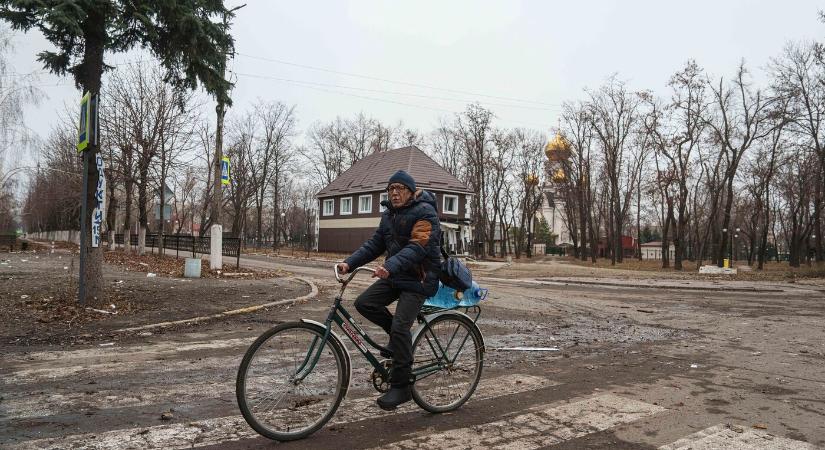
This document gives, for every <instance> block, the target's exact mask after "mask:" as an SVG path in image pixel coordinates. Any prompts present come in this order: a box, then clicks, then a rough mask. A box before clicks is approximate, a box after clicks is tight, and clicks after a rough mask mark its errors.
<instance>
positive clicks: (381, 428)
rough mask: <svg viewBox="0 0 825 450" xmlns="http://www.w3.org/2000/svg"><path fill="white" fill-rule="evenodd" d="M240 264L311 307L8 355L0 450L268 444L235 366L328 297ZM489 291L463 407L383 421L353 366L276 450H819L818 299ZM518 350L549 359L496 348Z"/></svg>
mask: <svg viewBox="0 0 825 450" xmlns="http://www.w3.org/2000/svg"><path fill="white" fill-rule="evenodd" d="M244 264H248V265H260V266H269V265H276V264H277V265H279V267H284V268H286V269H287V270H290V271H292V272H295V273H296V274H300V275H301V276H304V277H309V278H312V279H314V280H316V282H318V283H319V284H320V286H321V288H322V289H321V292H322V295H320V296H319V297H318V298H317V299H315V300H313V301H310V302H307V303H305V304H301V305H296V306H293V307H290V308H276V309H271V310H269V311H263V312H261V313H257V314H252V315H249V316H246V317H242V318H236V319H233V320H227V321H220V322H210V323H207V324H200V325H197V326H193V327H190V328H186V329H183V330H175V331H173V332H166V333H160V334H159V333H155V334H152V335H143V336H132V337H131V338H129V339H124V340H122V341H119V342H118V343H116V344H115V345H99V344H107V343H106V342H101V343H99V344H98V345H94V346H76V347H75V346H67V347H64V348H48V349H39V350H37V351H29V352H22V351H21V352H18V353H14V354H6V355H3V356H2V357H0V361H2V367H0V380H2V384H0V386H2V390H0V396H1V397H2V400H0V447H2V448H101V449H102V448H106V449H118V448H188V447H193V446H194V447H212V448H261V447H271V443H270V442H268V441H267V440H266V439H263V438H261V437H259V436H257V435H256V434H255V433H254V431H252V430H251V429H250V428H249V427H248V426H247V425H246V423H245V422H244V421H243V419H242V418H241V417H240V415H239V414H238V410H237V406H236V404H235V400H234V376H235V370H236V368H237V365H238V363H239V361H240V358H241V356H242V354H243V352H244V350H245V348H246V347H247V346H248V345H249V344H250V343H251V341H252V340H254V338H255V337H256V336H257V335H258V334H260V333H261V332H262V331H263V330H265V329H266V328H268V327H269V326H271V324H272V323H274V322H277V321H287V320H294V319H296V318H299V317H313V318H316V319H318V318H322V317H323V315H324V313H325V311H326V308H327V307H328V305H329V301H330V300H329V299H330V295H331V292H333V290H334V287H335V285H334V283H331V282H330V276H331V270H330V269H329V267H328V264H326V263H324V264H320V263H319V264H315V263H305V262H299V261H285V260H277V261H273V260H271V259H267V258H249V259H246V260H245V261H244ZM573 281H575V280H573ZM608 281H609V280H608ZM485 282H486V283H487V285H488V286H489V287H490V288H491V292H492V294H491V297H490V298H489V299H488V300H487V301H486V303H487V304H486V305H485V307H484V315H483V317H482V319H481V322H480V325H481V327H482V329H483V331H484V334H485V339H486V342H487V346H488V352H487V354H486V356H485V369H484V376H483V378H482V383H481V385H480V386H479V388H478V390H477V392H476V394H475V395H474V397H473V398H472V399H471V400H470V401H469V402H468V403H467V404H466V405H465V406H464V407H462V408H461V409H460V410H458V411H456V412H454V413H450V414H447V415H430V414H427V413H424V412H423V411H421V410H420V409H418V408H417V407H415V406H414V405H409V406H405V407H403V408H400V409H399V410H398V411H396V412H392V413H387V412H383V411H381V410H379V409H378V408H377V407H375V406H374V403H373V402H374V398H375V397H376V393H375V392H374V391H373V390H372V388H371V386H370V384H369V379H368V377H369V373H370V370H369V369H368V368H367V367H366V365H365V364H364V363H363V362H362V361H360V359H359V358H358V357H354V360H353V361H354V363H355V366H354V368H353V381H352V387H351V389H350V393H349V395H348V397H347V399H346V400H345V401H344V403H343V404H342V406H341V407H340V409H339V410H338V413H337V414H336V416H335V418H334V419H333V421H332V422H331V423H330V424H328V425H327V426H326V427H324V428H323V429H322V430H321V431H319V432H318V433H316V434H315V435H313V436H311V437H310V438H308V439H306V440H304V441H300V442H295V443H287V444H283V445H279V446H278V447H279V448H280V447H284V448H306V447H313V448H379V447H380V448H417V447H422V446H426V447H429V448H471V447H472V448H479V447H483V448H521V449H523V448H544V447H553V448H665V449H677V448H684V449H687V448H692V449H702V448H707V449H716V448H754V449H763V448H777V449H779V448H788V449H797V448H800V449H802V448H821V447H825V426H823V424H824V423H825V371H823V363H825V331H823V327H822V323H823V322H822V319H823V317H825V295H823V293H822V292H821V291H817V290H809V289H805V288H797V287H794V286H792V285H776V286H775V287H774V288H772V289H770V290H768V289H765V290H761V291H759V292H747V291H746V290H743V289H741V288H740V287H737V289H736V290H734V291H724V290H703V289H699V290H697V289H693V288H695V287H697V286H683V287H684V289H680V288H679V287H678V286H671V287H670V288H668V289H659V288H650V287H644V288H642V287H638V286H633V285H632V284H631V285H627V284H626V283H625V284H624V285H615V286H614V285H611V284H610V283H602V284H596V285H593V284H577V283H573V284H570V283H567V284H565V283H564V282H561V283H560V282H558V281H551V282H538V281H535V280H533V281H524V280H522V281H520V280H511V279H504V280H501V279H498V280H496V279H495V276H494V273H490V274H486V280H485ZM616 284H621V283H619V282H617V283H616ZM364 285H365V284H364V283H361V284H359V285H356V286H355V288H356V290H357V289H358V288H359V287H363V286H364ZM700 287H701V286H700ZM721 287H722V288H724V286H721ZM518 346H522V347H557V348H558V349H559V351H546V352H512V351H504V350H500V349H503V348H510V347H518ZM162 413H171V414H170V415H168V416H167V417H168V419H169V420H162V419H161V414H162Z"/></svg>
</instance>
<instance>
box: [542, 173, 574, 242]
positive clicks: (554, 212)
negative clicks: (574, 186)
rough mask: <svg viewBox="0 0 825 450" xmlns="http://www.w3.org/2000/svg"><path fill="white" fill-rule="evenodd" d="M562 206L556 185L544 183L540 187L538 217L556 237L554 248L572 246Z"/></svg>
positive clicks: (562, 199) (561, 199)
mask: <svg viewBox="0 0 825 450" xmlns="http://www.w3.org/2000/svg"><path fill="white" fill-rule="evenodd" d="M564 206H565V205H564V198H563V197H562V196H561V195H560V194H559V193H558V188H557V187H556V185H554V184H552V183H544V185H542V187H541V208H539V211H538V215H539V216H540V217H543V218H544V220H545V221H547V226H548V228H549V229H550V232H551V233H553V235H554V236H556V242H555V245H556V246H571V245H573V240H572V239H571V237H570V231H568V229H567V222H566V221H565V217H564V215H565V211H564Z"/></svg>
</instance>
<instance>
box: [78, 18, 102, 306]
mask: <svg viewBox="0 0 825 450" xmlns="http://www.w3.org/2000/svg"><path fill="white" fill-rule="evenodd" d="M85 12H86V13H87V16H86V20H85V21H84V22H83V25H82V28H83V38H84V44H85V47H84V54H83V62H82V63H81V64H80V66H79V67H78V71H77V72H76V74H75V81H77V82H78V83H79V84H80V85H81V86H82V88H83V91H84V92H91V93H92V94H93V95H99V94H100V86H101V84H100V79H101V77H102V75H103V46H104V44H105V43H106V42H107V40H108V36H107V34H106V18H105V17H104V16H103V12H102V11H100V10H98V9H97V8H92V7H89V8H87V10H86V11H85ZM93 125H95V124H94V123H93ZM98 153H99V149H98V146H97V145H96V144H95V143H94V142H90V143H89V146H88V147H87V149H86V151H85V152H84V154H83V161H84V165H85V170H86V176H87V177H88V183H87V184H86V192H83V193H81V195H85V196H86V205H87V208H86V214H85V215H84V216H83V217H81V218H80V220H82V221H83V224H85V228H86V230H87V231H86V233H85V236H83V240H84V244H85V245H84V246H83V247H82V248H80V251H81V252H82V256H83V257H84V260H85V263H84V267H83V270H82V271H80V278H81V280H80V281H81V283H83V285H84V288H85V289H84V290H82V291H81V292H80V293H79V295H78V299H79V300H80V303H87V304H93V305H101V304H103V303H104V302H105V300H106V299H105V298H104V292H103V248H102V247H92V246H91V244H92V227H91V224H92V215H93V214H94V207H93V205H94V204H95V191H96V190H97V179H98V170H97V165H96V164H95V159H96V157H97V155H98Z"/></svg>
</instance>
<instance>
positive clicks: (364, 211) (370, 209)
mask: <svg viewBox="0 0 825 450" xmlns="http://www.w3.org/2000/svg"><path fill="white" fill-rule="evenodd" d="M362 198H368V199H370V205H369V206H370V208H369V209H367V210H363V209H361V199H362ZM371 213H372V194H364V195H359V196H358V214H371Z"/></svg>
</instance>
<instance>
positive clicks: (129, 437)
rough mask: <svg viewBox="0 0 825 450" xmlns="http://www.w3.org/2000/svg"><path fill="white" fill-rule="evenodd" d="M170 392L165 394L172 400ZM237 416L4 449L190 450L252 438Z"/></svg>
mask: <svg viewBox="0 0 825 450" xmlns="http://www.w3.org/2000/svg"><path fill="white" fill-rule="evenodd" d="M554 385H556V383H555V382H553V381H552V380H549V379H547V378H544V377H537V376H531V375H505V376H501V377H495V378H489V379H482V380H481V383H480V384H479V387H478V390H477V391H476V393H475V394H474V395H473V397H472V398H471V399H470V402H473V401H481V400H488V399H492V398H498V397H502V396H506V395H513V394H518V393H522V392H529V391H533V390H536V389H541V388H544V387H549V386H554ZM174 395H175V394H174V393H169V396H170V397H173V396H174ZM417 408H418V407H417V406H415V405H414V404H412V403H411V404H408V405H404V406H403V407H401V408H398V410H397V411H395V412H385V411H382V410H380V409H378V407H377V406H375V397H374V396H370V397H364V398H357V399H347V400H345V401H344V403H343V404H342V405H341V407H340V408H339V409H338V411H337V413H336V415H335V416H334V417H333V419H332V421H331V422H332V423H349V422H355V421H359V420H364V419H369V418H375V417H381V416H386V415H391V414H399V413H407V412H414V411H416V410H417ZM255 436H257V434H256V433H255V432H254V431H253V430H252V429H251V428H249V425H247V424H246V422H245V421H244V419H243V418H242V417H241V416H228V417H218V418H213V419H206V420H199V421H194V422H189V423H186V424H172V425H158V426H152V427H143V428H129V429H122V430H113V431H106V432H101V433H86V434H80V435H72V436H65V437H60V438H54V439H40V440H34V441H27V442H23V443H20V444H17V445H13V446H10V447H7V448H9V449H34V448H38V449H40V448H54V449H58V448H60V449H62V448H73V447H76V448H84V449H132V448H168V449H171V448H190V447H193V446H196V447H197V446H205V445H213V444H219V443H221V442H227V441H233V440H239V439H243V438H251V437H255Z"/></svg>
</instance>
